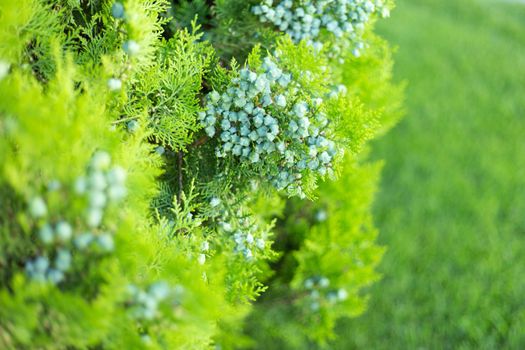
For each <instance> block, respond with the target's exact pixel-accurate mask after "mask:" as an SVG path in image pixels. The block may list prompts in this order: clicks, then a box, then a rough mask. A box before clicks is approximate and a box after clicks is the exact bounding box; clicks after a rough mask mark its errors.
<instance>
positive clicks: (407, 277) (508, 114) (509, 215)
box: [335, 0, 525, 349]
mask: <svg viewBox="0 0 525 350" xmlns="http://www.w3.org/2000/svg"><path fill="white" fill-rule="evenodd" d="M397 3H398V7H397V9H396V10H395V11H394V12H393V14H392V18H391V19H390V20H388V21H386V22H385V23H383V24H382V25H381V27H380V32H381V33H383V35H384V36H385V37H386V38H387V39H388V40H389V41H390V42H391V43H392V44H393V45H395V46H398V47H399V50H398V52H397V55H396V69H395V75H396V77H397V79H398V80H407V81H408V84H409V85H408V89H407V94H406V99H407V100H406V104H405V105H406V108H407V115H406V117H405V119H404V120H403V121H402V122H401V123H400V124H399V125H398V126H397V127H396V128H395V129H394V130H393V131H392V132H390V133H389V134H388V135H386V136H385V137H384V138H383V139H381V140H380V141H378V142H376V143H375V144H374V149H375V151H374V158H377V159H385V160H386V167H385V171H384V175H383V181H382V189H381V192H380V193H379V196H378V199H377V202H376V205H375V218H376V223H377V225H378V226H379V228H380V230H381V234H380V237H379V241H380V243H381V244H383V245H386V246H387V247H388V251H387V253H386V255H385V257H384V260H383V262H382V265H381V267H380V270H381V272H382V273H383V276H384V277H383V280H382V281H381V282H379V283H377V284H376V285H375V286H373V287H372V289H371V299H370V304H369V310H368V311H367V313H366V314H365V315H363V316H362V317H360V318H357V319H354V320H350V321H345V322H343V323H341V324H340V326H339V327H338V331H339V333H340V335H341V340H340V341H339V342H338V343H337V344H336V346H335V348H337V349H353V348H357V349H525V4H516V3H514V4H512V3H505V2H502V1H501V2H498V1H477V2H471V1H466V0H450V1H445V0H433V1H431V0H410V1H408V0H404V1H403V0H398V1H397Z"/></svg>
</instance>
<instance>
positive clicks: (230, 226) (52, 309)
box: [0, 0, 402, 349]
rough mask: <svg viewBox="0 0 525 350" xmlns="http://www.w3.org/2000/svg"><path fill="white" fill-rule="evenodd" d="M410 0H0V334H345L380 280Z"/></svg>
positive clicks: (110, 339)
mask: <svg viewBox="0 0 525 350" xmlns="http://www.w3.org/2000/svg"><path fill="white" fill-rule="evenodd" d="M274 7H275V8H274ZM391 7H392V4H391V3H390V2H387V1H358V0H355V1H350V0H349V1H336V2H328V1H308V2H307V1H304V2H303V1H297V2H292V1H283V2H280V3H275V4H274V3H273V2H271V1H266V0H265V1H264V2H259V1H237V0H235V1H234V0H220V1H216V2H213V3H212V2H207V1H203V0H196V1H174V2H169V1H165V0H127V1H113V0H97V1H65V0H64V1H47V0H20V1H12V0H0V37H1V38H2V39H1V43H0V204H1V207H2V209H3V210H2V211H1V212H0V348H2V349H33V348H34V349H141V348H144V349H177V348H181V349H185V348H188V349H207V348H213V347H215V348H222V349H234V348H257V347H261V348H264V347H265V344H268V342H273V343H274V344H279V345H280V347H282V348H285V347H290V348H303V347H306V346H316V345H319V346H323V345H325V344H328V343H327V342H329V340H330V339H331V337H333V333H332V329H333V327H334V325H335V322H337V320H338V319H339V318H341V317H355V316H357V315H359V314H360V313H362V312H364V310H365V309H366V294H365V293H364V292H363V287H365V286H367V285H369V284H370V283H372V282H374V281H375V280H377V278H378V275H377V273H376V272H375V267H376V265H377V264H378V262H379V261H380V258H381V255H382V251H383V249H382V248H381V247H378V246H377V245H376V244H375V236H376V231H375V229H374V227H373V223H372V218H371V215H370V204H371V201H372V199H373V194H374V192H375V187H376V182H377V178H378V175H379V170H380V166H379V165H374V164H366V153H367V152H366V151H367V147H368V146H367V145H368V141H369V140H370V139H372V138H373V137H375V136H377V135H379V134H381V133H384V132H386V131H387V130H388V128H390V127H391V126H392V125H394V124H395V122H396V121H397V120H398V118H399V116H400V101H401V97H402V87H400V86H397V85H394V84H392V82H391V66H392V61H391V56H390V49H389V48H388V45H387V44H386V43H385V42H384V41H382V40H381V39H380V38H377V37H376V36H375V35H374V34H373V28H372V27H373V23H374V21H375V20H376V19H378V18H381V17H384V16H386V15H388V13H389V10H390V9H391ZM308 16H309V17H308ZM301 33H302V34H301ZM299 34H300V35H299Z"/></svg>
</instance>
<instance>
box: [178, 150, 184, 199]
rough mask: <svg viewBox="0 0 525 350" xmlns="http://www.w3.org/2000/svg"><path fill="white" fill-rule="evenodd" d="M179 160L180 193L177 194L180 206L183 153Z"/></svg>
mask: <svg viewBox="0 0 525 350" xmlns="http://www.w3.org/2000/svg"><path fill="white" fill-rule="evenodd" d="M178 156H179V159H178V167H179V193H178V194H177V202H178V203H179V204H181V203H180V200H181V196H182V157H183V153H182V151H179V153H178Z"/></svg>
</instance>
